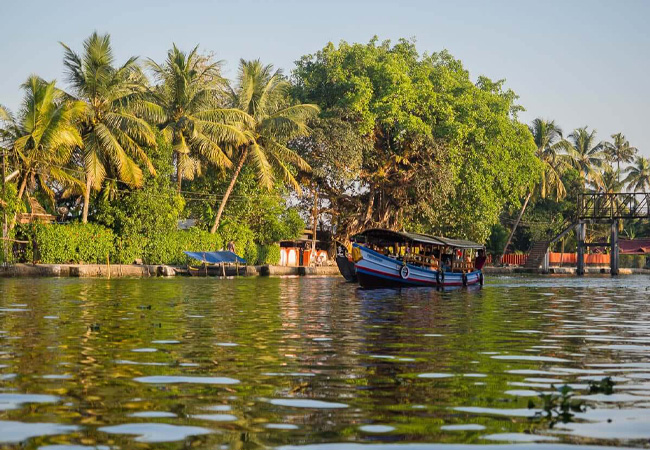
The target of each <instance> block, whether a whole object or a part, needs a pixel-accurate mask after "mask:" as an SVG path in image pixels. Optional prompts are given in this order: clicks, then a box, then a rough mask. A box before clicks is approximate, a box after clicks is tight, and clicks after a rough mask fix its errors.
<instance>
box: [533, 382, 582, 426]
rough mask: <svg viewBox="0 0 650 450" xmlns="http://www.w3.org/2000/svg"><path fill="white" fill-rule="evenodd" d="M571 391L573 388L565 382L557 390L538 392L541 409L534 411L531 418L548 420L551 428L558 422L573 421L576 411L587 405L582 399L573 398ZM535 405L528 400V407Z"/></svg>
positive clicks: (578, 411) (580, 410)
mask: <svg viewBox="0 0 650 450" xmlns="http://www.w3.org/2000/svg"><path fill="white" fill-rule="evenodd" d="M573 392H574V391H573V389H572V388H571V387H570V386H569V385H566V384H565V385H563V386H560V387H559V388H558V389H557V392H552V393H550V394H539V399H540V401H541V405H540V408H541V411H539V412H537V413H535V416H534V417H533V419H536V420H539V421H544V422H548V426H549V428H553V427H554V426H555V424H557V423H558V422H561V423H568V422H573V418H574V417H575V414H576V413H580V412H585V411H586V410H587V406H586V405H585V403H584V402H583V401H581V400H576V399H574V398H573ZM535 407H536V405H535V403H534V402H533V401H532V400H530V401H529V402H528V408H530V409H532V408H535Z"/></svg>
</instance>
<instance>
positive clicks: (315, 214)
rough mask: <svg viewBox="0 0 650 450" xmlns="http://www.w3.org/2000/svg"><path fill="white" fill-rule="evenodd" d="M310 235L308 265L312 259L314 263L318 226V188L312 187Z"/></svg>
mask: <svg viewBox="0 0 650 450" xmlns="http://www.w3.org/2000/svg"><path fill="white" fill-rule="evenodd" d="M312 220H313V224H312V230H311V232H312V235H311V253H310V257H309V259H310V261H309V265H310V266H311V262H312V261H314V265H316V261H317V260H316V229H317V228H318V189H317V188H315V187H314V207H313V208H312Z"/></svg>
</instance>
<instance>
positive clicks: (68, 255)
mask: <svg viewBox="0 0 650 450" xmlns="http://www.w3.org/2000/svg"><path fill="white" fill-rule="evenodd" d="M33 237H34V241H35V243H36V248H35V250H34V251H35V253H36V255H37V256H36V258H37V259H38V260H40V261H41V262H42V263H46V264H61V263H81V262H84V263H89V264H92V263H100V264H101V263H105V262H106V258H107V257H109V256H110V255H112V254H114V240H115V239H114V236H113V232H112V231H111V230H109V229H108V228H104V227H103V226H101V225H97V224H94V223H88V224H81V223H72V224H69V225H43V224H38V225H35V226H34V227H33Z"/></svg>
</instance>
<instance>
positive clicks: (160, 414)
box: [129, 411, 176, 419]
mask: <svg viewBox="0 0 650 450" xmlns="http://www.w3.org/2000/svg"><path fill="white" fill-rule="evenodd" d="M129 417H142V418H148V419H157V418H160V419H162V418H165V417H176V414H174V413H172V412H167V411H138V412H134V413H131V414H129Z"/></svg>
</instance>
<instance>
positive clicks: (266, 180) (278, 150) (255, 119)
mask: <svg viewBox="0 0 650 450" xmlns="http://www.w3.org/2000/svg"><path fill="white" fill-rule="evenodd" d="M288 90H289V83H288V82H287V81H286V80H285V79H284V77H283V76H282V73H281V71H279V70H278V71H275V72H273V66H272V65H270V64H269V65H263V64H262V63H261V62H260V61H259V60H254V61H244V60H241V61H240V63H239V75H238V79H237V86H236V88H235V89H231V94H230V97H231V104H232V106H233V107H236V108H238V109H240V110H241V111H243V112H244V113H246V115H247V116H248V120H247V121H246V122H245V123H244V126H245V129H244V132H245V133H246V134H247V136H248V141H247V142H246V143H245V144H243V145H240V146H239V147H238V149H239V152H240V153H239V161H238V162H237V167H236V168H235V171H234V172H233V174H232V178H231V180H230V184H229V185H228V188H227V189H226V192H225V193H224V195H223V198H222V200H221V202H220V205H219V209H218V210H217V215H216V217H215V219H214V224H213V225H212V229H211V230H210V232H212V233H214V232H216V231H217V228H218V227H219V222H220V220H221V215H222V214H223V210H224V208H225V206H226V203H227V201H228V198H229V197H230V194H231V193H232V190H233V188H234V186H235V183H236V182H237V178H238V177H239V173H240V172H241V170H242V167H243V166H244V164H245V163H246V162H247V161H249V160H250V162H251V163H252V164H253V166H254V168H255V171H256V172H257V177H258V181H259V184H260V185H261V186H262V187H264V188H271V187H272V186H273V183H274V181H275V179H276V177H277V176H278V175H279V176H280V177H281V179H282V181H283V182H285V183H286V184H288V185H291V186H292V187H293V188H294V189H295V190H296V191H297V192H299V193H300V192H301V189H300V185H299V184H298V181H297V180H296V178H295V177H294V174H293V173H292V166H293V167H294V168H298V169H299V170H303V171H310V170H311V168H310V167H309V164H307V162H306V161H305V160H304V159H302V158H301V157H300V156H299V155H298V154H297V153H296V152H295V151H293V150H291V149H289V148H288V147H287V146H286V142H288V141H289V140H291V139H293V138H295V137H298V136H304V135H306V134H307V133H308V131H309V129H308V127H307V121H308V119H309V118H311V117H314V116H315V115H316V114H318V111H319V109H318V107H317V106H316V105H311V104H295V105H290V104H288V100H287V99H288Z"/></svg>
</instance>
